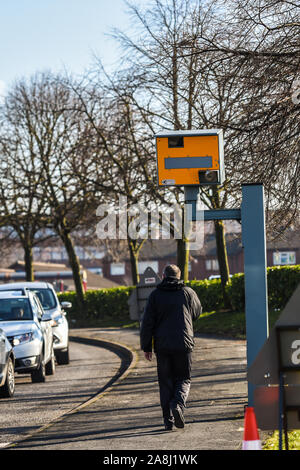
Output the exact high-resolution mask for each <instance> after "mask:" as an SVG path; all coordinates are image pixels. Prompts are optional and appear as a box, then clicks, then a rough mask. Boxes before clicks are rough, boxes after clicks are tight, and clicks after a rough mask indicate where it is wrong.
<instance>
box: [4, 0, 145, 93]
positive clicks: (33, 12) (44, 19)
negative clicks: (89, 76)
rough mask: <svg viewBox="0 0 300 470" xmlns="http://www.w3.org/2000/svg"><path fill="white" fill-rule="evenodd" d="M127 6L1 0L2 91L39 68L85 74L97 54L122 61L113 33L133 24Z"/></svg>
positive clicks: (106, 1)
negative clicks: (114, 28)
mask: <svg viewBox="0 0 300 470" xmlns="http://www.w3.org/2000/svg"><path fill="white" fill-rule="evenodd" d="M139 2H140V3H142V4H145V3H147V0H139ZM126 11H127V8H126V5H125V3H124V1H123V0H0V95H1V94H3V92H5V90H7V89H8V88H9V87H10V86H12V84H13V82H14V81H15V80H17V79H19V78H22V77H29V76H30V75H33V74H34V73H35V72H37V71H43V70H51V71H53V72H60V71H63V70H64V68H65V69H67V71H68V72H72V73H74V74H81V73H83V72H84V71H85V70H86V69H88V68H90V66H91V65H92V63H93V55H96V56H97V57H99V58H101V60H102V62H103V65H104V66H105V67H106V68H108V69H109V68H110V67H116V66H117V64H118V57H119V55H120V50H119V48H118V45H117V43H116V41H114V40H113V39H111V38H108V37H107V35H108V33H109V32H110V31H111V28H112V27H117V28H121V29H125V30H128V28H129V24H130V20H129V15H128V14H127V13H126Z"/></svg>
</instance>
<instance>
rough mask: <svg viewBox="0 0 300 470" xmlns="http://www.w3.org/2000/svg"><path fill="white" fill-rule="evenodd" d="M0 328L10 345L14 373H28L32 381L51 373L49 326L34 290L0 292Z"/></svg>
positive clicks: (50, 335)
mask: <svg viewBox="0 0 300 470" xmlns="http://www.w3.org/2000/svg"><path fill="white" fill-rule="evenodd" d="M0 328H2V330H3V331H4V332H5V334H6V336H7V338H8V340H9V342H10V343H11V345H12V346H13V351H14V355H15V371H16V372H18V373H21V374H26V373H30V374H31V380H32V382H44V381H45V378H46V377H45V376H46V375H53V374H54V372H55V357H54V350H53V333H52V327H51V325H50V321H49V320H48V319H47V318H45V317H44V311H43V308H42V306H41V303H40V301H39V299H38V298H37V296H36V295H35V294H34V293H33V292H26V294H25V295H22V293H21V292H18V291H11V292H0Z"/></svg>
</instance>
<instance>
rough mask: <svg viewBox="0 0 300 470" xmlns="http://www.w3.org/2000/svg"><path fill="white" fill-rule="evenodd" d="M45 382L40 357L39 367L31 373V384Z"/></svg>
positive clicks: (43, 365) (43, 366) (41, 358)
mask: <svg viewBox="0 0 300 470" xmlns="http://www.w3.org/2000/svg"><path fill="white" fill-rule="evenodd" d="M45 380H46V368H45V364H44V362H43V357H42V356H40V361H39V366H38V368H37V369H35V370H33V371H32V372H31V381H32V383H38V382H45Z"/></svg>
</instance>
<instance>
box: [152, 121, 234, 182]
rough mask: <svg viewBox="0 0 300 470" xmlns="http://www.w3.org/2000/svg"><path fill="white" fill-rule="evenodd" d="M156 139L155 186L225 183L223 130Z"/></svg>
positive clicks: (177, 133)
mask: <svg viewBox="0 0 300 470" xmlns="http://www.w3.org/2000/svg"><path fill="white" fill-rule="evenodd" d="M155 138H156V157H157V178H158V186H190V185H193V186H194V185H218V184H222V183H223V182H224V180H225V172H224V144H223V132H222V130H220V129H206V130H192V131H166V132H160V133H158V134H156V135H155Z"/></svg>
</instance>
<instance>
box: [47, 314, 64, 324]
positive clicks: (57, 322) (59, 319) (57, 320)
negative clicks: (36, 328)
mask: <svg viewBox="0 0 300 470" xmlns="http://www.w3.org/2000/svg"><path fill="white" fill-rule="evenodd" d="M63 321H64V319H63V317H62V316H60V317H55V319H54V318H53V319H52V320H51V321H50V325H51V326H58V325H60V324H61V323H62V322H63Z"/></svg>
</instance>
